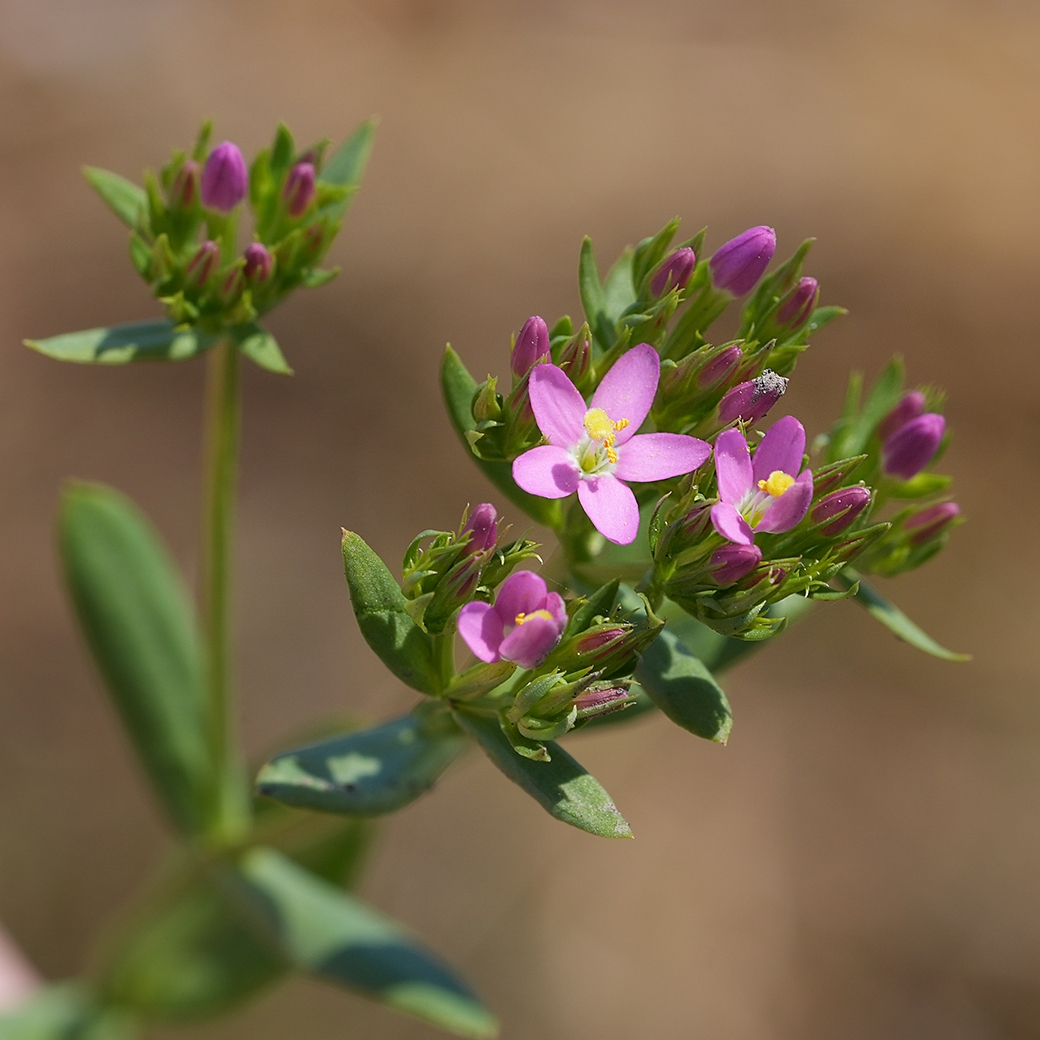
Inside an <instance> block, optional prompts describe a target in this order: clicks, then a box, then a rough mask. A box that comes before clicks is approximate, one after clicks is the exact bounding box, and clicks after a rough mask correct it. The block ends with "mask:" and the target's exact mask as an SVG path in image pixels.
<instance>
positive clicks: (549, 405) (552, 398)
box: [528, 364, 588, 448]
mask: <svg viewBox="0 0 1040 1040" xmlns="http://www.w3.org/2000/svg"><path fill="white" fill-rule="evenodd" d="M528 385H529V387H530V392H531V407H532V408H533V409H534V417H535V419H536V420H537V422H538V429H539V430H541V431H542V433H543V434H545V436H546V437H548V438H549V443H550V444H555V445H556V446H557V447H560V448H570V447H571V446H572V445H575V444H577V443H578V441H580V440H581V438H582V437H583V436H584V435H585V425H584V420H585V412H586V411H587V410H588V409H587V408H586V407H585V401H584V400H583V398H582V396H581V394H579V393H578V391H577V389H576V388H575V386H574V384H573V383H572V382H571V381H570V380H569V379H568V378H567V376H566V374H565V373H564V371H563V370H562V369H560V368H557V367H556V366H555V365H548V364H546V365H536V366H535V367H534V368H533V369H532V370H531V379H530V383H529V384H528Z"/></svg>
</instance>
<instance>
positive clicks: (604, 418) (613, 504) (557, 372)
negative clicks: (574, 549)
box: [513, 343, 711, 545]
mask: <svg viewBox="0 0 1040 1040" xmlns="http://www.w3.org/2000/svg"><path fill="white" fill-rule="evenodd" d="M660 375H661V360H660V358H659V357H658V355H657V351H655V350H654V348H653V347H651V346H649V345H648V344H646V343H641V344H640V345H639V346H637V347H633V348H632V349H631V350H630V351H629V352H628V353H627V354H624V355H623V356H622V357H621V358H619V359H618V361H617V362H616V363H615V364H614V367H613V368H611V370H610V371H609V372H608V373H607V374H606V375H605V376H604V377H603V380H602V382H601V383H600V384H599V386H598V387H597V388H596V392H595V393H594V394H593V395H592V400H591V401H590V402H589V403H588V404H586V403H585V400H584V399H583V398H582V396H581V394H580V393H579V392H578V390H577V388H576V387H575V386H574V384H573V383H572V382H571V381H570V379H568V378H567V376H566V374H565V373H564V372H563V371H562V370H561V369H559V368H557V367H556V366H555V365H551V364H541V365H536V366H535V367H534V368H533V369H532V370H531V377H530V378H531V381H530V390H531V407H532V408H533V409H534V416H535V419H536V420H537V422H538V428H539V429H540V430H541V431H542V434H543V435H544V436H545V438H546V439H547V440H548V442H549V443H548V444H543V445H540V446H539V447H537V448H532V449H531V450H530V451H526V452H524V454H523V455H521V456H520V457H519V458H518V459H517V460H516V461H515V462H514V463H513V479H514V480H515V481H516V482H517V484H519V485H520V487H522V488H523V489H524V491H526V492H528V494H531V495H539V496H541V497H542V498H566V497H567V496H568V495H572V494H573V493H574V492H575V491H577V493H578V501H579V502H581V506H582V508H583V509H584V510H585V512H586V513H587V514H588V516H589V519H590V520H591V521H592V522H593V524H594V525H595V526H596V529H597V530H598V531H599V532H600V534H602V535H603V536H604V537H605V538H608V539H609V540H610V541H612V542H616V543H617V544H619V545H628V544H629V543H630V542H633V541H635V537H636V534H637V532H638V531H639V506H638V504H637V503H636V498H635V495H634V494H633V493H632V491H631V489H630V488H629V487H628V484H627V483H626V482H627V481H638V482H650V481H657V480H668V479H669V478H670V477H678V476H681V475H682V474H683V473H689V472H691V471H692V470H695V469H696V468H697V467H698V466H700V465H701V464H702V463H703V462H704V461H705V460H706V459H707V458H708V456H709V455H710V454H711V446H710V445H709V444H707V443H705V442H704V441H702V440H698V439H697V438H696V437H687V436H685V435H683V434H678V433H644V434H637V433H636V431H637V430H638V429H639V427H640V426H642V425H643V420H644V419H646V417H647V414H648V413H649V411H650V406H651V405H652V404H653V401H654V394H655V393H657V382H658V379H659V378H660Z"/></svg>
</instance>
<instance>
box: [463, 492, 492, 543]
mask: <svg viewBox="0 0 1040 1040" xmlns="http://www.w3.org/2000/svg"><path fill="white" fill-rule="evenodd" d="M467 532H469V534H470V539H469V542H468V543H467V545H466V555H470V554H472V553H478V552H483V551H484V550H485V549H492V548H494V545H495V542H496V541H497V540H498V512H497V511H496V510H495V507H494V506H493V505H492V504H491V503H490V502H481V503H480V505H478V506H477V507H476V508H475V509H474V510H473V512H472V513H470V514H469V519H468V520H467V521H466V525H465V527H463V528H462V533H463V534H466V533H467Z"/></svg>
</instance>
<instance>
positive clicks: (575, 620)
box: [564, 578, 620, 637]
mask: <svg viewBox="0 0 1040 1040" xmlns="http://www.w3.org/2000/svg"><path fill="white" fill-rule="evenodd" d="M619 587H620V582H619V581H618V579H617V578H614V579H612V580H611V581H608V582H606V584H604V585H601V586H600V587H599V588H598V589H596V591H595V592H592V593H590V594H589V596H588V597H587V598H585V599H583V600H579V601H578V608H577V609H576V610H575V611H574V613H573V614H572V615H571V619H570V621H568V623H567V631H566V632H565V633H564V636H565V637H566V636H573V635H577V634H578V633H579V632H584V631H585V629H587V628H588V627H589V625H591V624H592V620H593V618H596V617H610V613H611V611H612V610H613V609H614V603H615V601H616V600H617V595H618V588H619Z"/></svg>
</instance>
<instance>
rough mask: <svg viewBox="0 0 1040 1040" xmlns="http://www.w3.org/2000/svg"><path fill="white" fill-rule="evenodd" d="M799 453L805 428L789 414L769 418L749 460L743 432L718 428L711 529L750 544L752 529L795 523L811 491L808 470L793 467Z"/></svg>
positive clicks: (798, 462)
mask: <svg viewBox="0 0 1040 1040" xmlns="http://www.w3.org/2000/svg"><path fill="white" fill-rule="evenodd" d="M804 453H805V429H804V428H803V426H802V424H801V423H800V422H799V421H798V420H797V419H796V418H794V416H792V415H785V416H784V418H782V419H780V420H778V421H777V422H776V423H774V424H773V426H772V427H771V428H770V430H769V432H768V433H767V434H766V435H765V437H763V438H762V443H761V444H760V445H759V446H758V448H757V449H756V451H755V458H754V462H752V459H751V453H750V452H749V451H748V445H747V441H746V440H744V436H743V434H741V433H740V432H739V431H738V430H725V431H723V432H722V433H720V434H719V438H718V440H717V441H716V442H715V472H716V473H717V474H718V478H719V501H718V503H716V504H715V505H713V506H712V507H711V522H712V524H713V525H714V527H715V530H716V531H718V533H719V534H721V535H722V537H723V538H726V539H728V540H729V541H731V542H735V543H736V544H737V545H750V544H751V543H752V542H753V541H754V538H755V532H756V531H762V532H763V533H770V534H779V533H781V532H782V531H790V530H791V528H792V527H797V525H798V524H800V523H801V522H802V518H803V517H804V516H805V514H806V513H807V512H808V511H809V503H810V502H811V501H812V496H813V481H812V471H811V470H808V469H806V470H802V472H801V473H799V472H798V470H799V468H800V467H801V465H802V455H803V454H804ZM795 474H797V476H796V475H795Z"/></svg>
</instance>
